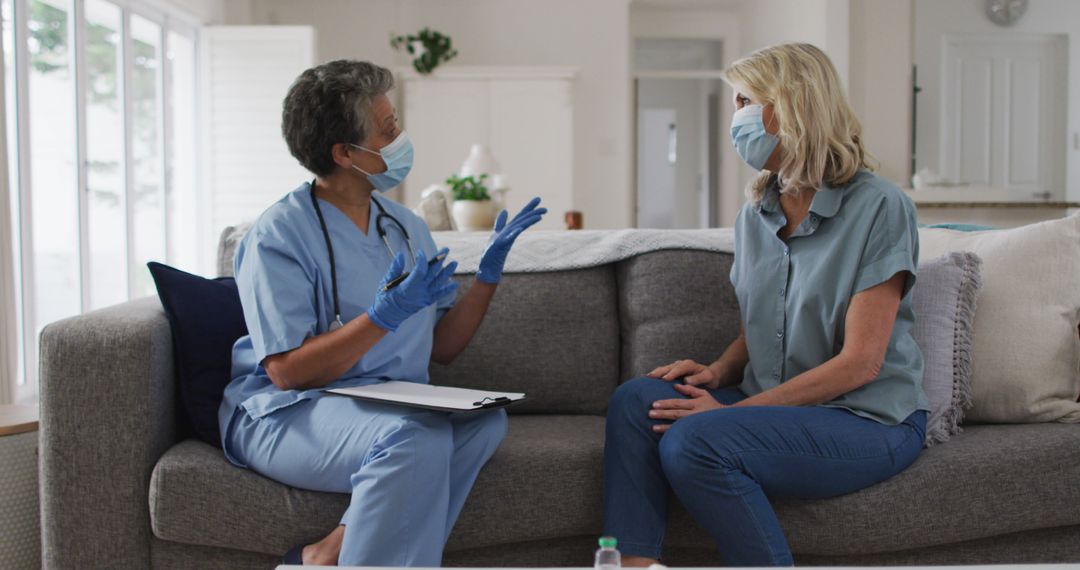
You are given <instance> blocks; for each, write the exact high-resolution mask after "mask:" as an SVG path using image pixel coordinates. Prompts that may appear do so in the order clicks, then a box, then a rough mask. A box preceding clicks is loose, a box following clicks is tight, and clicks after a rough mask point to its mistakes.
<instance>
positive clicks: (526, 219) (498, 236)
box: [476, 197, 547, 283]
mask: <svg viewBox="0 0 1080 570" xmlns="http://www.w3.org/2000/svg"><path fill="white" fill-rule="evenodd" d="M539 205H540V198H538V197H537V198H533V199H532V200H530V201H529V203H528V204H526V205H525V207H524V208H522V209H521V211H520V212H518V215H516V216H514V219H513V220H511V221H510V223H509V224H508V223H506V210H503V211H502V212H500V213H499V217H498V219H496V220H495V231H494V233H492V234H491V239H490V240H488V244H487V248H486V249H484V255H483V256H482V257H481V258H480V268H479V269H478V270H477V272H476V280H477V281H480V282H482V283H498V282H499V279H502V271H503V265H505V264H506V256H507V255H508V254H509V253H510V248H511V247H513V245H514V240H516V239H517V237H518V236H519V235H521V232H523V231H525V230H527V229H529V226H532V225H533V224H535V223H536V222H539V221H540V218H542V217H544V214H546V213H547V208H537V206H539Z"/></svg>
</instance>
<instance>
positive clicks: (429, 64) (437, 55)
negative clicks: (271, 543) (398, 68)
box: [390, 28, 458, 75]
mask: <svg viewBox="0 0 1080 570" xmlns="http://www.w3.org/2000/svg"><path fill="white" fill-rule="evenodd" d="M417 41H419V42H420V44H421V46H423V49H422V50H417V49H416V46H415V44H414V42H417ZM390 47H392V48H394V49H396V50H400V49H401V48H402V47H404V48H405V51H406V52H408V53H409V55H411V56H413V61H412V64H413V68H415V69H416V71H418V72H419V73H421V74H425V75H426V74H428V73H431V72H432V71H435V68H436V67H438V66H439V64H441V63H445V62H447V61H450V60H451V59H454V58H455V57H457V54H458V52H457V50H456V49H453V47H451V41H450V38H449V37H448V36H444V35H442V34H440V33H439V32H436V31H434V30H432V29H429V28H424V29H422V30H420V31H419V32H418V33H417V34H416V35H415V36H414V35H408V36H393V35H392V36H390ZM417 51H420V53H417Z"/></svg>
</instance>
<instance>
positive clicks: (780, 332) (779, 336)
mask: <svg viewBox="0 0 1080 570" xmlns="http://www.w3.org/2000/svg"><path fill="white" fill-rule="evenodd" d="M783 336H784V331H776V338H783Z"/></svg>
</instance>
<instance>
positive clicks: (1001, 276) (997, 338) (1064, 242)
mask: <svg viewBox="0 0 1080 570" xmlns="http://www.w3.org/2000/svg"><path fill="white" fill-rule="evenodd" d="M919 241H920V257H922V258H923V259H930V258H932V257H937V256H940V255H943V254H945V253H946V252H949V251H972V252H974V253H976V254H977V255H978V256H979V257H980V258H981V259H982V271H981V273H982V291H981V292H980V293H979V308H978V310H977V311H976V312H975V329H974V331H975V336H974V359H973V369H974V373H973V376H972V395H973V400H974V406H973V407H972V409H971V410H970V411H969V412H968V413H967V418H966V419H967V421H968V422H984V423H1027V422H1055V421H1056V422H1080V403H1078V402H1077V397H1078V395H1080V338H1078V337H1077V326H1078V323H1080V214H1078V215H1073V216H1070V217H1068V218H1064V219H1060V220H1053V221H1048V222H1042V223H1038V224H1032V225H1029V226H1023V227H1020V228H1015V229H1011V230H992V231H982V232H958V231H952V230H944V229H927V228H924V229H921V230H919Z"/></svg>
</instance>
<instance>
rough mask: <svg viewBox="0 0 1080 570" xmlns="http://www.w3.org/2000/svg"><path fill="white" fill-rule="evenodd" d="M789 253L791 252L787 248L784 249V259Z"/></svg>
mask: <svg viewBox="0 0 1080 570" xmlns="http://www.w3.org/2000/svg"><path fill="white" fill-rule="evenodd" d="M789 252H790V250H789V249H788V248H786V247H785V248H784V257H787V255H788V253H789Z"/></svg>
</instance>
